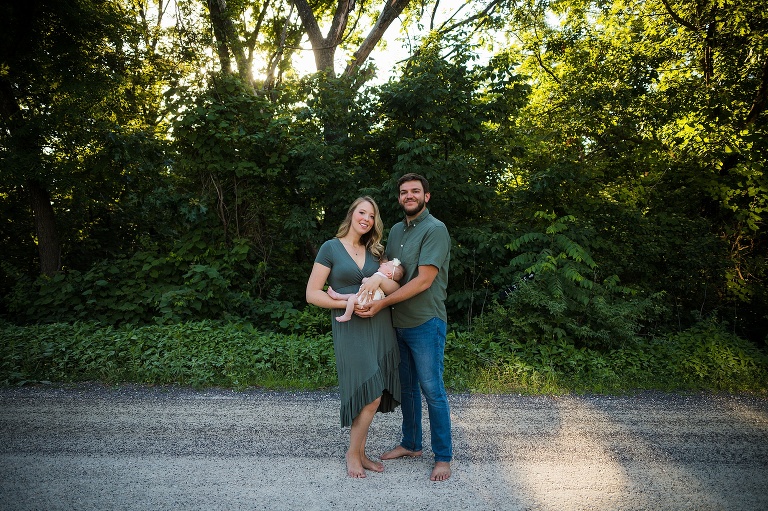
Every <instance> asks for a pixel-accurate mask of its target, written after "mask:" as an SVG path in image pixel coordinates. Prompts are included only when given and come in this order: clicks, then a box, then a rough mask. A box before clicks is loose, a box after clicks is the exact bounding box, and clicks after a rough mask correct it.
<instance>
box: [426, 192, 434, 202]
mask: <svg viewBox="0 0 768 511" xmlns="http://www.w3.org/2000/svg"><path fill="white" fill-rule="evenodd" d="M431 196H432V195H431V194H430V193H429V192H427V193H425V194H424V202H425V203H426V202H429V198H430V197H431Z"/></svg>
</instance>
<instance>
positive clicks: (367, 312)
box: [355, 300, 384, 318]
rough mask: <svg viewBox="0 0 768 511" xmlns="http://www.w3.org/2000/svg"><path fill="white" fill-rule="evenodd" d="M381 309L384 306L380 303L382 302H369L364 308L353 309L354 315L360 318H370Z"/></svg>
mask: <svg viewBox="0 0 768 511" xmlns="http://www.w3.org/2000/svg"><path fill="white" fill-rule="evenodd" d="M383 308H384V304H383V303H382V300H371V301H370V302H368V303H366V304H365V305H364V306H357V307H355V314H357V315H358V316H360V317H361V318H372V317H374V316H375V315H376V313H378V312H379V311H380V310H381V309H383Z"/></svg>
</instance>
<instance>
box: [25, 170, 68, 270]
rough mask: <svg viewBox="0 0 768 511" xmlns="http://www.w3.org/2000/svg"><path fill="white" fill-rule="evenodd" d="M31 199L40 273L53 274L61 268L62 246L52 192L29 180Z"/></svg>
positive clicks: (37, 182)
mask: <svg viewBox="0 0 768 511" xmlns="http://www.w3.org/2000/svg"><path fill="white" fill-rule="evenodd" d="M27 187H28V189H29V200H30V205H31V207H32V213H33V215H34V217H35V232H36V233H37V250H38V254H39V256H40V273H41V274H43V275H48V276H51V275H53V274H54V273H56V272H58V271H59V270H61V247H60V246H59V233H58V231H57V229H56V216H55V214H54V212H53V205H52V204H51V194H50V193H49V192H48V190H47V189H46V188H45V187H43V185H42V184H41V183H40V182H39V181H37V180H35V179H29V180H27Z"/></svg>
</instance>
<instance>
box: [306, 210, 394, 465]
mask: <svg viewBox="0 0 768 511" xmlns="http://www.w3.org/2000/svg"><path fill="white" fill-rule="evenodd" d="M382 233H383V224H382V221H381V217H380V216H379V208H378V206H377V205H376V203H375V202H374V200H373V199H372V198H370V197H360V198H358V199H357V200H355V201H354V202H353V203H352V205H351V206H350V208H349V210H348V211H347V216H346V218H345V219H344V221H343V222H342V223H341V225H340V226H339V230H338V232H337V233H336V237H335V238H333V239H331V240H328V241H326V242H325V243H323V245H322V246H321V247H320V250H319V251H318V253H317V257H316V258H315V264H314V266H313V267H312V274H311V275H310V276H309V281H308V282H307V302H309V303H311V304H314V305H317V306H319V307H323V308H326V309H333V316H334V319H335V318H336V317H337V316H340V315H342V314H343V313H344V309H345V308H346V306H347V302H346V301H345V300H336V299H334V298H331V296H329V295H328V294H327V293H326V292H325V291H324V290H323V287H324V286H325V283H326V281H327V282H328V283H329V284H330V285H331V286H332V287H333V289H335V290H336V291H338V292H339V293H357V291H358V289H359V288H360V284H361V283H362V281H363V278H364V277H370V276H371V275H373V274H374V273H376V271H377V270H378V269H379V264H380V262H381V261H382V258H383V257H384V247H383V246H382V244H381V237H382ZM385 286H386V287H385ZM390 286H394V288H389V287H390ZM382 288H383V291H384V292H385V293H391V292H393V291H394V290H395V289H396V288H397V283H396V282H395V281H393V280H389V281H388V282H385V283H383V284H382ZM331 327H332V331H333V347H334V351H335V353H336V371H337V374H338V377H339V390H340V393H341V408H340V418H341V426H342V427H349V426H351V429H350V433H349V449H348V450H347V455H346V460H347V474H348V475H349V476H350V477H356V478H361V477H365V476H366V474H365V471H366V470H373V471H376V472H383V471H384V465H383V464H382V463H380V462H374V461H372V460H371V459H369V458H368V456H366V454H365V442H366V440H367V439H368V429H369V427H370V425H371V422H372V421H373V416H374V415H375V414H376V412H377V411H380V412H391V411H394V409H395V408H396V407H397V405H399V404H400V379H399V376H398V370H397V366H398V364H399V363H400V353H399V350H398V347H397V339H396V337H395V331H394V329H393V328H392V319H391V316H390V312H389V310H388V309H387V310H386V311H382V313H379V314H376V316H374V317H372V318H369V319H363V318H360V317H358V316H355V315H353V316H352V319H351V320H350V321H347V322H339V321H335V320H334V321H331Z"/></svg>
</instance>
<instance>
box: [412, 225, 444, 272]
mask: <svg viewBox="0 0 768 511" xmlns="http://www.w3.org/2000/svg"><path fill="white" fill-rule="evenodd" d="M450 251H451V236H450V235H449V234H448V229H447V228H446V227H445V225H444V224H437V225H434V226H431V228H430V230H429V232H428V233H427V234H426V235H425V236H424V239H423V241H422V244H421V252H420V253H419V266H436V267H437V268H441V267H442V266H443V264H444V263H445V258H446V257H448V254H449V253H450Z"/></svg>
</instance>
